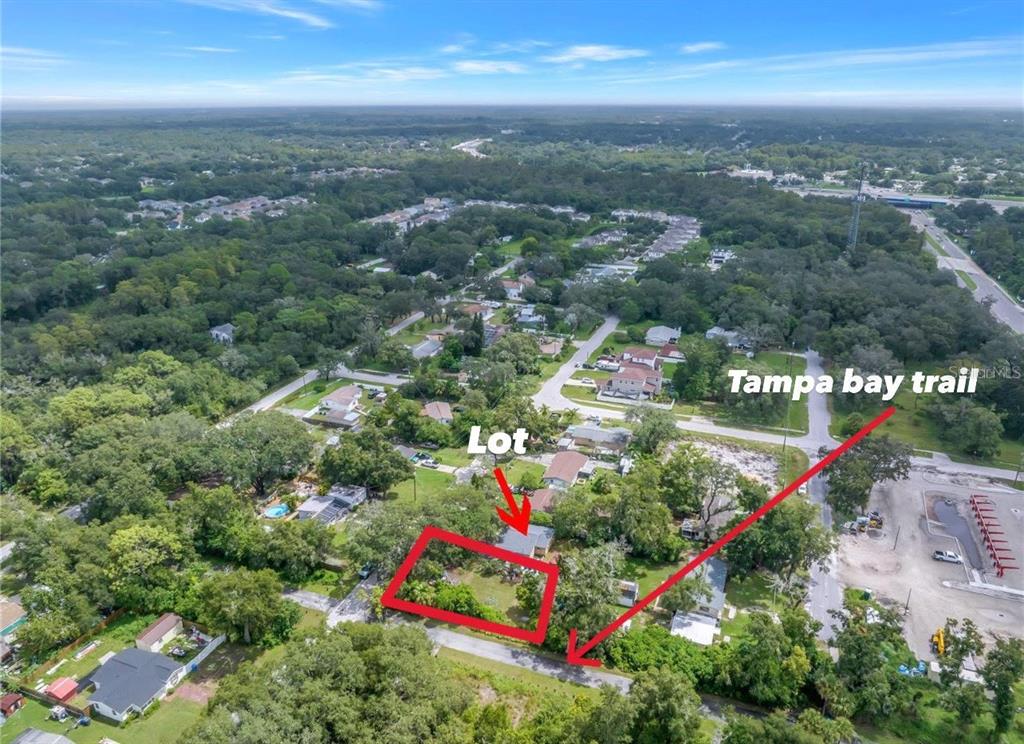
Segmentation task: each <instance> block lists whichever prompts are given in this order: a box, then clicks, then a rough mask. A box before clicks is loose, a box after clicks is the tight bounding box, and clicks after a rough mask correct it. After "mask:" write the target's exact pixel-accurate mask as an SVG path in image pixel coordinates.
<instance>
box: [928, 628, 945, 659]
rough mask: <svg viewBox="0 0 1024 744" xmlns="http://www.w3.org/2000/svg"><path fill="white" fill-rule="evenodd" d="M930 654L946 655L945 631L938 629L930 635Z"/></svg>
mask: <svg viewBox="0 0 1024 744" xmlns="http://www.w3.org/2000/svg"><path fill="white" fill-rule="evenodd" d="M931 645H932V653H934V654H937V655H938V656H942V655H943V654H944V653H946V631H945V630H943V629H942V628H939V629H938V630H936V631H935V632H934V633H932V638H931Z"/></svg>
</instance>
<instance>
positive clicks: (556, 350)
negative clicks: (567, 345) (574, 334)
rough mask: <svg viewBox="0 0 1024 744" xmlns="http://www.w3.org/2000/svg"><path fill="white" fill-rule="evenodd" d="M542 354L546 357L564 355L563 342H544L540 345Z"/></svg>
mask: <svg viewBox="0 0 1024 744" xmlns="http://www.w3.org/2000/svg"><path fill="white" fill-rule="evenodd" d="M540 353H541V354H543V355H544V356H558V355H559V354H561V353H562V340H561V339H559V338H556V339H553V340H551V341H542V342H541V344H540Z"/></svg>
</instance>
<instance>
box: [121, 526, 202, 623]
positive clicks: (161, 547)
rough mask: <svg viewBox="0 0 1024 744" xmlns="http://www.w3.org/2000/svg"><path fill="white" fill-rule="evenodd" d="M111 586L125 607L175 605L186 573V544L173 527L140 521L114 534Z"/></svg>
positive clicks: (151, 609) (146, 609) (145, 609)
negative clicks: (183, 563)
mask: <svg viewBox="0 0 1024 744" xmlns="http://www.w3.org/2000/svg"><path fill="white" fill-rule="evenodd" d="M109 550H110V556H111V563H110V567H109V569H108V575H109V577H110V588H111V590H112V591H113V592H114V596H115V597H116V599H117V603H118V604H119V605H120V606H122V607H128V608H130V609H133V610H136V611H140V612H156V611H159V610H167V609H170V608H171V607H173V606H174V603H175V599H176V598H177V597H178V596H179V594H180V591H181V583H182V580H183V579H184V576H183V575H182V574H181V573H180V569H181V565H182V561H183V560H184V558H185V547H184V545H183V544H182V542H181V540H180V538H179V537H178V536H177V535H175V534H174V533H172V532H171V531H170V530H168V529H166V528H164V527H160V526H158V525H155V524H138V525H133V526H131V527H125V528H124V529H122V530H118V531H117V532H115V533H114V534H113V535H111V537H110V546H109Z"/></svg>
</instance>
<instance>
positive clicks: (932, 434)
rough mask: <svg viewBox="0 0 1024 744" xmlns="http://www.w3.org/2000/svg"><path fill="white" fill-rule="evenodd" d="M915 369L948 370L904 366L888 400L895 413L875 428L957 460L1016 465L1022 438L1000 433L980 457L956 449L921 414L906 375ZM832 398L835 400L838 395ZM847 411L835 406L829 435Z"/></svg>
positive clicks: (952, 441) (834, 432) (1022, 450)
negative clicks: (989, 452)
mask: <svg viewBox="0 0 1024 744" xmlns="http://www.w3.org/2000/svg"><path fill="white" fill-rule="evenodd" d="M919 369H920V370H922V371H924V372H926V373H928V374H948V370H945V369H934V368H924V367H914V366H908V367H907V368H906V370H905V372H904V374H906V376H907V379H906V380H904V382H903V385H902V386H901V387H900V391H899V392H898V393H896V397H895V398H893V400H892V405H894V406H896V413H894V414H893V415H892V417H891V418H890V419H889V420H888V421H886V422H885V423H884V424H882V425H881V426H880V427H879V428H878V431H879V432H881V433H883V434H889V435H891V436H893V437H895V438H896V439H899V440H900V441H902V442H906V443H907V444H909V445H911V446H913V447H914V449H918V450H932V451H934V452H946V453H947V454H949V456H950V457H952V458H953V459H954V460H956V461H958V462H969V463H975V464H978V465H992V466H995V467H1000V468H1009V469H1014V468H1016V467H1018V466H1019V465H1020V463H1021V459H1022V458H1024V442H1022V441H1018V440H1014V439H1010V438H1008V437H1003V440H1002V444H1001V445H1000V447H999V452H997V453H996V455H995V456H994V457H992V458H989V459H981V458H977V457H971V456H969V455H965V454H963V453H962V452H958V451H957V444H956V439H955V437H954V438H951V439H943V438H942V437H940V436H939V431H940V429H939V427H938V425H937V424H936V423H935V422H934V421H932V420H931V419H930V418H929V417H928V416H927V415H925V412H924V401H923V400H921V398H922V396H920V395H915V394H914V393H913V392H912V390H911V388H910V382H909V380H910V376H911V375H912V374H913V373H914V372H916V371H918V370H919ZM833 400H834V401H836V402H838V398H834V399H833ZM847 413H848V412H847V411H844V410H842V408H841V407H840V406H838V405H837V406H836V415H835V416H833V417H832V425H831V427H830V429H831V433H832V436H834V437H837V438H842V437H841V435H840V434H839V429H840V427H841V426H842V424H843V421H844V419H845V415H846V414H847Z"/></svg>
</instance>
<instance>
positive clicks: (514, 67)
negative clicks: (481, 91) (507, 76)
mask: <svg viewBox="0 0 1024 744" xmlns="http://www.w3.org/2000/svg"><path fill="white" fill-rule="evenodd" d="M452 66H453V67H454V68H455V71H456V72H461V73H464V74H466V75H494V74H497V73H503V72H505V73H511V74H518V73H521V72H526V66H525V65H521V64H519V63H518V62H508V61H506V60H498V59H486V60H485V59H464V60H461V61H459V62H456V63H455V64H454V65H452Z"/></svg>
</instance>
